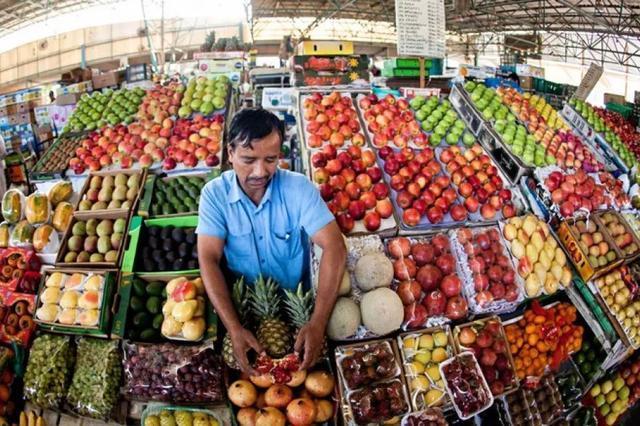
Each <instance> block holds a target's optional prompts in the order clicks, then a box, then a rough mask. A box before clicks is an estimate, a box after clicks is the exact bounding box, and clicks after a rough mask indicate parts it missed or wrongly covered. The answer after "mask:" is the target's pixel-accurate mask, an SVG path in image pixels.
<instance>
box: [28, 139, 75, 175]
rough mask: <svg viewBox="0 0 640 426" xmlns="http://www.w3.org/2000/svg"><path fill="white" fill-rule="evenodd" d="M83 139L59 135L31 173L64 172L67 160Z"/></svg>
mask: <svg viewBox="0 0 640 426" xmlns="http://www.w3.org/2000/svg"><path fill="white" fill-rule="evenodd" d="M83 140H84V138H83V137H82V136H80V135H77V136H71V135H61V136H60V137H59V138H58V139H57V140H56V141H55V142H54V144H53V145H52V146H51V148H49V149H48V150H47V152H46V153H45V154H44V155H43V156H42V158H41V159H40V161H38V163H37V164H36V166H35V168H34V169H33V171H32V173H48V172H58V171H62V170H66V169H67V166H68V164H69V160H70V159H71V158H72V157H73V156H74V154H75V151H76V149H77V148H78V147H79V146H80V143H81V142H82V141H83Z"/></svg>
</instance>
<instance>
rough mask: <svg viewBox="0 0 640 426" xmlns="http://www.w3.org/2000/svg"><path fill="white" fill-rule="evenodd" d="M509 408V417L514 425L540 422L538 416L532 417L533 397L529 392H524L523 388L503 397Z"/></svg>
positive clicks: (519, 425)
mask: <svg viewBox="0 0 640 426" xmlns="http://www.w3.org/2000/svg"><path fill="white" fill-rule="evenodd" d="M505 400H506V401H507V406H508V409H509V418H510V419H511V421H512V422H513V424H514V425H518V426H521V425H528V424H536V423H535V422H536V421H537V422H538V423H537V424H541V423H542V421H541V419H540V418H539V417H537V418H534V414H535V413H533V412H532V410H531V409H532V408H533V406H534V398H533V395H532V394H531V392H525V390H524V389H523V388H520V389H518V390H516V391H515V392H512V393H510V394H509V395H507V396H506V397H505Z"/></svg>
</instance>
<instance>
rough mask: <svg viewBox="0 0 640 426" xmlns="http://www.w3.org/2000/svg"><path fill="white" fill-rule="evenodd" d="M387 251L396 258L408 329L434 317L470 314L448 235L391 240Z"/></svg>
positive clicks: (395, 270)
mask: <svg viewBox="0 0 640 426" xmlns="http://www.w3.org/2000/svg"><path fill="white" fill-rule="evenodd" d="M387 253H388V254H389V256H390V257H391V258H392V259H393V277H394V279H395V281H396V283H397V288H396V291H397V293H398V295H399V296H400V299H401V300H402V303H403V304H404V305H405V307H404V312H405V314H404V325H405V327H406V328H409V329H416V328H420V327H424V326H425V325H426V324H427V322H428V320H429V319H430V318H442V317H443V316H444V317H446V318H448V319H450V320H459V319H462V318H465V317H466V316H467V313H468V306H467V301H466V300H465V298H464V296H463V294H462V282H461V281H460V278H459V277H458V272H457V265H456V258H455V257H454V255H453V252H452V250H451V242H450V241H449V238H448V237H447V236H445V235H444V234H438V235H436V236H434V237H433V238H431V239H419V240H415V241H411V240H409V239H408V238H406V237H397V238H394V239H392V240H390V241H389V242H388V243H387Z"/></svg>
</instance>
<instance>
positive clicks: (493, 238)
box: [456, 227, 524, 313]
mask: <svg viewBox="0 0 640 426" xmlns="http://www.w3.org/2000/svg"><path fill="white" fill-rule="evenodd" d="M456 240H457V243H458V244H459V246H460V249H462V251H463V252H464V255H465V256H464V257H462V259H461V261H462V262H465V261H466V267H467V268H468V270H465V275H466V287H467V294H468V295H469V297H470V298H471V299H470V305H471V310H472V311H473V312H475V313H483V312H501V311H509V310H512V309H514V308H515V305H516V304H517V303H518V302H519V301H521V300H522V299H524V296H523V290H522V284H520V283H519V282H518V281H517V278H516V273H515V271H514V268H513V264H512V263H511V260H510V259H509V257H508V253H507V251H506V250H505V248H504V246H503V245H502V242H501V238H500V231H499V230H498V229H497V227H490V228H479V229H477V230H472V229H469V228H461V229H458V231H457V232H456ZM465 257H466V259H465Z"/></svg>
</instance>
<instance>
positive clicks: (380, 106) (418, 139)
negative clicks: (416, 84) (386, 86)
mask: <svg viewBox="0 0 640 426" xmlns="http://www.w3.org/2000/svg"><path fill="white" fill-rule="evenodd" d="M358 99H359V100H358V106H359V107H360V110H361V112H362V117H364V120H365V122H366V124H367V130H368V131H369V133H370V135H371V138H370V140H371V143H373V146H374V147H376V148H378V149H379V148H382V147H385V146H393V147H395V148H406V147H408V146H409V147H413V148H424V147H426V146H427V142H428V141H427V136H426V135H425V134H424V133H423V132H422V130H421V128H420V123H418V121H417V120H416V119H415V117H414V116H413V111H411V108H410V107H409V102H408V101H407V100H406V99H403V98H400V99H396V98H395V97H394V96H393V95H386V96H385V97H384V98H382V99H379V98H378V97H377V96H376V95H375V94H370V95H366V96H364V95H362V96H360V97H359V98H358Z"/></svg>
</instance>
